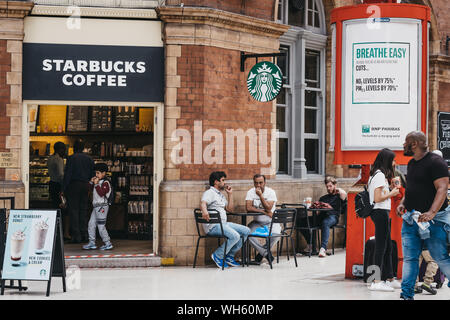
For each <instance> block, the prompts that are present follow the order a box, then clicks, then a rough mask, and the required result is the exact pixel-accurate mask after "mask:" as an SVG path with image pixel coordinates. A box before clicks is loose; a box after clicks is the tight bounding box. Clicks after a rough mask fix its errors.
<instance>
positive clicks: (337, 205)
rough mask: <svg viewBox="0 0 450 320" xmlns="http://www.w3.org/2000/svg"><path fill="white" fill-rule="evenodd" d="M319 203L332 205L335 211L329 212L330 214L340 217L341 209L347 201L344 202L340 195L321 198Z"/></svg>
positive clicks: (328, 195)
mask: <svg viewBox="0 0 450 320" xmlns="http://www.w3.org/2000/svg"><path fill="white" fill-rule="evenodd" d="M319 201H321V202H326V203H328V204H330V205H331V206H332V207H333V209H334V210H332V211H328V212H327V213H328V214H336V215H339V213H340V210H341V208H342V207H343V205H344V204H345V200H342V199H341V197H340V196H339V194H326V195H324V196H322V197H320V199H319Z"/></svg>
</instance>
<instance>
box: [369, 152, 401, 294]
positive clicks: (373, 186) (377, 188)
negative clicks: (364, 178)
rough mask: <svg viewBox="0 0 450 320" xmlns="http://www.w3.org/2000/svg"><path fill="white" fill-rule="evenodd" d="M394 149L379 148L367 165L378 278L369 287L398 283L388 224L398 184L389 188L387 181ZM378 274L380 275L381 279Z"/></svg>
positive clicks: (391, 174)
mask: <svg viewBox="0 0 450 320" xmlns="http://www.w3.org/2000/svg"><path fill="white" fill-rule="evenodd" d="M394 158H395V153H394V152H393V151H391V150H390V149H387V148H385V149H383V150H381V151H380V152H379V153H378V155H377V157H376V158H375V161H374V163H373V164H372V167H371V169H370V176H371V177H370V179H369V187H368V189H369V196H370V202H371V203H375V205H374V208H373V210H372V213H371V215H370V218H371V219H372V221H373V223H374V224H375V257H374V264H375V266H377V267H378V269H375V271H376V273H375V275H376V277H377V279H376V280H374V281H373V282H372V283H371V285H370V287H369V289H370V290H377V291H394V288H400V283H399V282H398V281H397V280H395V279H394V275H393V268H392V240H391V228H390V224H389V212H390V210H391V198H392V197H395V196H396V195H398V194H399V190H398V188H393V189H392V191H390V190H389V182H388V181H390V180H391V179H392V178H393V177H394V168H393V162H394ZM380 276H381V279H380Z"/></svg>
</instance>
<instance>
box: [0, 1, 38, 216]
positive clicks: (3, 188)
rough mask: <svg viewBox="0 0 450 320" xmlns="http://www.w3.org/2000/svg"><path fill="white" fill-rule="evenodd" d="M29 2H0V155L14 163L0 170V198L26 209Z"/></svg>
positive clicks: (30, 4)
mask: <svg viewBox="0 0 450 320" xmlns="http://www.w3.org/2000/svg"><path fill="white" fill-rule="evenodd" d="M32 7H33V3H32V2H31V1H0V152H9V153H12V155H13V157H12V159H13V161H12V163H9V164H8V167H7V168H0V197H5V196H14V197H15V207H16V208H24V207H25V189H24V185H23V183H22V181H21V180H22V176H21V151H22V145H21V143H22V43H23V37H24V17H25V16H26V15H27V14H28V13H29V12H30V11H31V9H32Z"/></svg>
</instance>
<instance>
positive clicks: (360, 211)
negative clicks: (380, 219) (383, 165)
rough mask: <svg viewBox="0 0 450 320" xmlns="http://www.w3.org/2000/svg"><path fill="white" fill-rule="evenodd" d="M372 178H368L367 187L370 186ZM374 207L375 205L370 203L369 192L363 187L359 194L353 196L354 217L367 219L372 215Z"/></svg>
mask: <svg viewBox="0 0 450 320" xmlns="http://www.w3.org/2000/svg"><path fill="white" fill-rule="evenodd" d="M375 175H376V174H375ZM375 175H374V176H375ZM372 178H373V177H371V178H370V180H369V183H368V184H367V185H369V184H370V181H371V180H372ZM374 205H375V203H370V196H369V191H367V187H366V186H364V191H361V192H360V193H358V194H357V195H356V196H355V212H356V216H358V217H360V218H363V219H365V218H367V217H368V216H370V214H371V213H372V210H373V206H374Z"/></svg>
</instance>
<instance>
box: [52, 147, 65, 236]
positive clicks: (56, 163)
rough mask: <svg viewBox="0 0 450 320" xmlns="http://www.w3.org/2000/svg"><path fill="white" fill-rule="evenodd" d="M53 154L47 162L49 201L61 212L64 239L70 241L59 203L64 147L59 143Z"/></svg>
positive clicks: (63, 211)
mask: <svg viewBox="0 0 450 320" xmlns="http://www.w3.org/2000/svg"><path fill="white" fill-rule="evenodd" d="M53 149H54V150H55V153H54V154H53V155H51V156H50V157H49V158H48V160H47V167H48V174H49V176H50V181H49V184H48V189H49V193H50V200H51V201H52V206H53V208H55V209H60V210H61V213H62V214H61V217H62V218H63V226H64V239H65V240H70V235H69V224H68V222H69V220H68V219H67V210H66V208H65V204H63V203H62V201H61V193H62V187H63V180H64V156H65V154H66V145H65V144H64V143H62V142H60V141H58V142H56V143H55V144H54V146H53Z"/></svg>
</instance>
